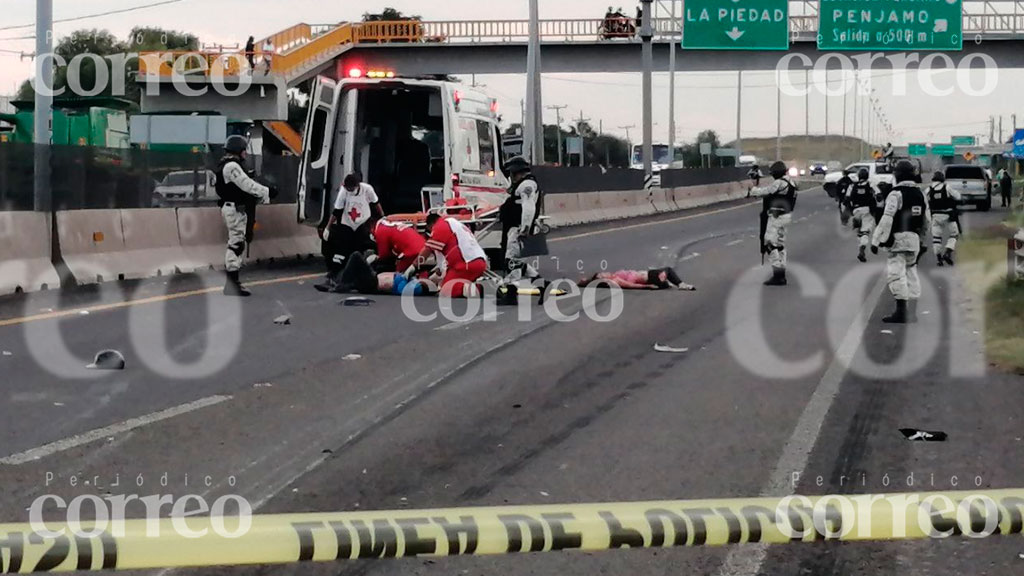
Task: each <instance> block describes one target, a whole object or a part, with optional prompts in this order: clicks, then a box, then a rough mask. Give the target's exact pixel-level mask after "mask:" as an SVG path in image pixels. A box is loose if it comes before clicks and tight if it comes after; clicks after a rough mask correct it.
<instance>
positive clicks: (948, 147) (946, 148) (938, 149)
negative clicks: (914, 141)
mask: <svg viewBox="0 0 1024 576" xmlns="http://www.w3.org/2000/svg"><path fill="white" fill-rule="evenodd" d="M932 154H935V155H936V156H955V155H956V148H955V147H954V146H953V145H952V144H932Z"/></svg>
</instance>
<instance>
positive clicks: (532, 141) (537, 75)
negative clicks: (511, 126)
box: [524, 0, 544, 166]
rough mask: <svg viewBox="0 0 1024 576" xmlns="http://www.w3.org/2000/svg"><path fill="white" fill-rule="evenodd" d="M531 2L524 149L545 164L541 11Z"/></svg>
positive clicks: (538, 162) (537, 160) (532, 159)
mask: <svg viewBox="0 0 1024 576" xmlns="http://www.w3.org/2000/svg"><path fill="white" fill-rule="evenodd" d="M529 1H530V42H529V45H528V47H527V50H526V111H527V117H528V118H529V121H528V122H527V126H525V128H526V130H525V139H524V140H525V142H524V148H525V151H526V152H527V153H528V155H529V156H528V158H527V159H528V160H529V161H530V162H531V163H532V164H534V165H535V166H536V165H541V164H544V106H543V103H542V99H541V61H540V10H539V8H538V6H537V3H538V0H529Z"/></svg>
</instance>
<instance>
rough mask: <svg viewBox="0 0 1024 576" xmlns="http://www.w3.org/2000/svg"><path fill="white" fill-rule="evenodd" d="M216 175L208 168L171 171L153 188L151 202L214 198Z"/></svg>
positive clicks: (160, 202)
mask: <svg viewBox="0 0 1024 576" xmlns="http://www.w3.org/2000/svg"><path fill="white" fill-rule="evenodd" d="M216 186H217V177H216V176H215V175H214V173H213V172H212V171H210V170H203V171H200V172H194V171H192V170H187V171H181V172H171V173H169V174H168V175H167V176H164V179H163V180H161V181H160V183H159V184H157V186H156V188H154V189H153V203H154V204H159V205H161V206H167V205H172V204H174V203H175V202H189V201H196V200H211V199H214V198H216V196H217V192H216Z"/></svg>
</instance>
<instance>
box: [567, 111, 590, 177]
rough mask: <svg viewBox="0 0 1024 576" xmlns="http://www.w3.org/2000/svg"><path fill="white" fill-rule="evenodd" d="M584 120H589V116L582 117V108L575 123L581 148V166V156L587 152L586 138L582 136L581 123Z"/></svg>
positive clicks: (581, 160)
mask: <svg viewBox="0 0 1024 576" xmlns="http://www.w3.org/2000/svg"><path fill="white" fill-rule="evenodd" d="M584 122H590V118H584V117H583V110H580V119H579V121H578V122H577V124H576V134H577V135H578V136H579V138H580V145H581V148H580V166H583V157H584V156H586V154H587V140H586V139H585V138H584V137H583V123H584ZM591 130H593V128H591ZM569 161H570V162H571V161H572V158H571V157H570V158H569Z"/></svg>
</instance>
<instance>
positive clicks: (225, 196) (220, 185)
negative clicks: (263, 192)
mask: <svg viewBox="0 0 1024 576" xmlns="http://www.w3.org/2000/svg"><path fill="white" fill-rule="evenodd" d="M231 162H234V163H236V164H238V165H239V166H241V164H242V160H241V159H240V158H238V157H237V156H225V157H224V158H222V159H221V161H220V163H219V164H217V183H216V189H217V196H218V197H219V198H220V205H221V206H223V205H224V203H225V202H234V203H235V204H246V203H248V202H252V201H253V196H252V195H251V194H246V193H245V192H243V191H242V189H241V188H239V187H238V186H237V185H236V184H235V183H234V182H228V181H227V180H226V179H225V178H224V167H225V166H227V165H228V164H230V163H231Z"/></svg>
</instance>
